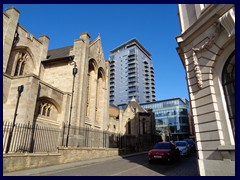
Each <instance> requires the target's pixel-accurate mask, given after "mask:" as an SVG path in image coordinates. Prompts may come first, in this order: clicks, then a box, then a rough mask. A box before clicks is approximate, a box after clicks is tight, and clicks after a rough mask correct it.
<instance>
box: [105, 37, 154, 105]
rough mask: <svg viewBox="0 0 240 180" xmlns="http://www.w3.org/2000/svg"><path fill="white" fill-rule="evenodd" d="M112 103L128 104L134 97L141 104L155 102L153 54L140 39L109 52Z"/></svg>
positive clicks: (130, 41) (132, 40)
mask: <svg viewBox="0 0 240 180" xmlns="http://www.w3.org/2000/svg"><path fill="white" fill-rule="evenodd" d="M110 52H111V54H110V56H109V62H110V104H114V105H116V106H118V107H125V106H126V105H127V104H128V103H129V101H130V100H131V99H132V98H133V97H134V98H135V99H136V101H137V102H138V103H145V102H152V101H155V82H154V69H153V64H152V60H151V54H150V53H149V52H148V51H147V49H145V48H144V47H143V45H142V44H141V43H140V42H139V41H138V40H137V39H135V38H134V39H131V40H129V41H128V42H126V43H124V44H122V45H120V46H118V47H116V48H115V49H113V50H111V51H110Z"/></svg>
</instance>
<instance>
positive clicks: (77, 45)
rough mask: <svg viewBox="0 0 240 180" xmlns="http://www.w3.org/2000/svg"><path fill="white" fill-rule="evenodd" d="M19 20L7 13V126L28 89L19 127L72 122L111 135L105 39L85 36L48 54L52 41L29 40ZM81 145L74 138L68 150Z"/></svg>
mask: <svg viewBox="0 0 240 180" xmlns="http://www.w3.org/2000/svg"><path fill="white" fill-rule="evenodd" d="M19 15H20V12H19V11H18V10H17V9H16V8H14V7H12V8H8V9H7V10H6V12H4V13H3V120H4V121H10V122H12V121H13V118H14V112H15V107H16V105H17V97H18V87H19V86H21V85H23V87H24V89H23V92H22V93H21V96H20V99H19V104H18V111H17V117H16V123H26V122H31V123H32V122H35V123H37V124H41V125H45V126H52V127H59V128H61V127H62V125H63V124H65V125H68V124H69V122H70V124H71V126H74V127H91V128H92V129H98V130H106V129H107V125H108V124H109V122H108V121H109V63H108V62H107V61H105V59H104V55H103V50H102V45H101V39H100V36H98V37H97V38H96V39H95V40H93V41H90V35H89V34H88V33H82V34H80V37H79V38H78V39H76V40H74V42H73V45H72V46H68V47H62V48H59V49H53V50H48V44H49V37H48V36H46V35H43V36H41V37H39V38H36V37H35V36H33V35H32V34H30V32H28V31H27V30H26V29H25V28H24V27H22V26H21V25H20V24H19V23H18V20H19ZM74 67H75V68H77V73H76V75H75V78H74V76H73V68H74ZM74 71H75V72H76V69H75V70H74ZM73 87H74V88H73ZM72 92H74V93H72ZM71 96H73V98H72V97H71ZM71 105H72V107H70V106H71ZM78 142H79V141H78ZM78 142H77V141H74V138H73V136H70V140H69V145H71V146H73V145H74V146H75V145H76V146H77V145H78V144H76V143H78Z"/></svg>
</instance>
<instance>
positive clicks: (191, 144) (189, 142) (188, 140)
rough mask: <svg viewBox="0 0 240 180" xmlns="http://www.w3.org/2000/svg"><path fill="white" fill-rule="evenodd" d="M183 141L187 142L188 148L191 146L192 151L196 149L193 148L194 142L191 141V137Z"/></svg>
mask: <svg viewBox="0 0 240 180" xmlns="http://www.w3.org/2000/svg"><path fill="white" fill-rule="evenodd" d="M184 141H187V142H188V144H189V146H190V148H191V150H192V151H195V150H196V148H195V142H194V141H193V139H184Z"/></svg>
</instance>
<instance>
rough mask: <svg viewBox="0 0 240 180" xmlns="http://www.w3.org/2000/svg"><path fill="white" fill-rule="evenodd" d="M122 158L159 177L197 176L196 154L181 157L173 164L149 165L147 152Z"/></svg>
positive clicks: (157, 163)
mask: <svg viewBox="0 0 240 180" xmlns="http://www.w3.org/2000/svg"><path fill="white" fill-rule="evenodd" d="M122 158H123V159H126V160H128V161H130V162H133V163H136V164H139V165H142V166H144V167H145V168H148V169H149V170H151V171H155V172H156V173H158V174H159V175H160V176H161V175H162V176H199V171H198V165H197V156H196V152H193V153H192V154H191V155H190V156H188V157H181V158H180V159H179V160H178V161H177V162H174V163H167V162H155V163H151V164H150V163H149V162H148V154H147V152H145V153H142V154H135V155H134V154H132V156H122ZM156 173H154V174H156Z"/></svg>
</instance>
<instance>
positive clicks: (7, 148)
mask: <svg viewBox="0 0 240 180" xmlns="http://www.w3.org/2000/svg"><path fill="white" fill-rule="evenodd" d="M23 89H24V86H23V85H21V86H18V99H17V104H16V108H15V113H14V118H13V123H12V127H11V130H10V133H9V136H8V142H7V147H6V151H5V153H8V152H9V149H10V145H11V141H12V134H13V130H14V127H15V122H16V117H17V110H18V104H19V99H20V96H21V93H22V92H23Z"/></svg>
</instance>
